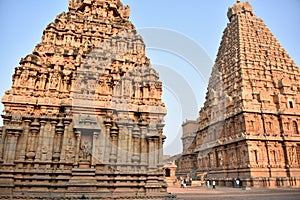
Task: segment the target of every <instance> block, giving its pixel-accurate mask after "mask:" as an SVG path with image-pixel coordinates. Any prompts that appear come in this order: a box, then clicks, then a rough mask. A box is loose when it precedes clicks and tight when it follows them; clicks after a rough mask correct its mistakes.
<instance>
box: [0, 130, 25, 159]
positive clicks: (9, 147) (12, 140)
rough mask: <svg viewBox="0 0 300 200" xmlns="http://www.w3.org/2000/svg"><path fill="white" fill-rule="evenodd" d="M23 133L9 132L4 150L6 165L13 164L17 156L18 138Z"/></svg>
mask: <svg viewBox="0 0 300 200" xmlns="http://www.w3.org/2000/svg"><path fill="white" fill-rule="evenodd" d="M20 134H21V131H17V130H8V131H7V136H6V142H5V148H4V159H3V161H4V164H13V163H14V160H15V156H16V148H17V142H18V138H19V136H20Z"/></svg>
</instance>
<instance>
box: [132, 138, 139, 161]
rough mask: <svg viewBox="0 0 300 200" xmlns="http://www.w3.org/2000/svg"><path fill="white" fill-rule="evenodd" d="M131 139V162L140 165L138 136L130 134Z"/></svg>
mask: <svg viewBox="0 0 300 200" xmlns="http://www.w3.org/2000/svg"><path fill="white" fill-rule="evenodd" d="M132 139H133V156H132V162H133V164H139V163H140V153H139V152H140V134H139V133H138V134H135V133H133V134H132Z"/></svg>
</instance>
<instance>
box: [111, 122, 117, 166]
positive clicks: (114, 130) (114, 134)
mask: <svg viewBox="0 0 300 200" xmlns="http://www.w3.org/2000/svg"><path fill="white" fill-rule="evenodd" d="M110 136H111V152H110V157H109V162H110V163H116V162H117V154H118V129H117V127H116V125H115V124H114V125H113V127H112V128H111V130H110Z"/></svg>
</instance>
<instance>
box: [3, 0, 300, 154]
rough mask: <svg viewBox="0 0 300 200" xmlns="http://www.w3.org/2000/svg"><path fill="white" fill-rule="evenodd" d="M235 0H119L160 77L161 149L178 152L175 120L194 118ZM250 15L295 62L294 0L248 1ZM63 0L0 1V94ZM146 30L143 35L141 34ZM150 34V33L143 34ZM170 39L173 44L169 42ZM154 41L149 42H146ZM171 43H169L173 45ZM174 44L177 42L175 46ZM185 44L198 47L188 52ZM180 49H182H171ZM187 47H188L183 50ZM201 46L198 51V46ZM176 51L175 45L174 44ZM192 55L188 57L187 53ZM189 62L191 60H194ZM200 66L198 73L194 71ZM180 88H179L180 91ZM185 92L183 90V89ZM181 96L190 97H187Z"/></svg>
mask: <svg viewBox="0 0 300 200" xmlns="http://www.w3.org/2000/svg"><path fill="white" fill-rule="evenodd" d="M235 2H236V1H235V0H209V1H208V0H186V1H179V0H144V1H141V0H140V1H139V0H123V3H124V4H128V5H130V7H131V17H130V19H131V21H132V22H133V24H134V25H135V27H136V28H137V29H138V30H139V32H140V33H143V34H142V35H143V36H144V37H145V41H146V45H148V44H149V46H150V47H152V48H149V49H148V50H147V55H148V57H150V59H151V61H152V64H153V67H155V68H156V69H157V70H158V71H159V72H160V73H161V79H162V80H163V82H164V81H166V84H165V86H164V99H165V102H166V105H167V108H168V110H169V114H168V116H167V117H166V123H167V125H166V128H165V134H166V135H167V136H168V139H167V142H166V145H165V146H166V147H165V152H166V153H169V154H174V153H179V152H180V151H181V142H180V137H181V130H180V127H181V124H182V121H183V120H185V119H186V118H189V119H191V118H196V117H197V115H198V112H199V109H200V107H201V106H202V104H203V101H204V97H205V93H206V84H207V79H208V76H207V75H203V74H206V73H202V72H203V71H205V72H207V71H209V70H210V69H211V66H208V65H211V64H212V63H213V61H214V60H215V56H216V53H217V50H218V47H219V43H220V40H221V37H222V33H223V30H224V28H225V27H226V24H227V23H228V19H227V9H228V7H231V6H232V5H233V4H234V3H235ZM250 3H251V5H252V6H253V9H254V12H255V14H256V16H258V17H259V18H262V19H263V20H264V22H265V23H266V24H267V26H268V27H269V28H270V29H271V31H272V32H273V34H274V35H275V37H276V38H277V39H278V40H279V42H280V43H281V44H282V46H283V47H284V48H285V49H286V50H287V52H288V53H289V54H290V56H291V57H292V58H293V59H294V61H295V62H296V63H297V65H298V66H299V64H300V55H299V50H300V37H299V35H300V23H299V19H300V12H299V10H300V0H250ZM67 4H68V0H0V18H1V20H0V27H1V29H0V30H1V32H0V36H1V37H0V43H1V45H0V52H1V53H0V60H1V63H0V74H1V79H0V95H1V96H3V94H4V92H5V90H7V89H9V88H10V87H11V76H12V74H13V72H14V68H15V67H17V66H18V62H19V61H20V58H21V57H25V56H26V55H27V54H29V53H31V52H32V50H33V49H34V46H35V45H36V44H37V43H39V42H40V40H41V36H42V32H43V30H44V29H45V27H46V26H47V25H48V24H49V23H50V22H51V21H53V20H54V19H55V16H56V15H58V14H59V13H61V12H63V11H67ZM159 30H166V31H167V33H168V32H169V33H170V34H171V35H172V36H174V38H179V39H180V38H181V39H185V42H184V43H183V44H180V45H179V46H178V43H180V40H179V39H178V40H175V39H174V40H170V41H169V43H168V45H169V46H168V48H169V49H168V48H167V49H164V50H162V49H160V43H155V39H157V38H156V37H154V34H152V35H151V33H153V32H159ZM147 33H148V34H147ZM149 33H150V34H149ZM153 42H154V43H153ZM175 43H176V44H175ZM151 45H154V46H151ZM174 45H175V46H174ZM176 45H177V46H176ZM190 45H192V46H193V45H194V46H198V49H197V50H195V51H193V50H191V49H189V47H190ZM176 47H182V48H183V49H184V48H186V49H187V51H185V54H184V55H182V54H183V53H182V52H174V48H176ZM188 49H189V50H188ZM201 49H202V50H201ZM175 50H176V49H175ZM189 52H190V53H191V55H194V57H193V56H192V57H189V56H190V55H188V53H189ZM198 53H199V55H200V54H201V55H200V57H202V58H203V59H204V60H206V61H207V62H204V63H206V64H205V66H203V63H202V65H201V64H200V65H199V66H200V68H199V66H198V68H197V67H196V69H195V62H196V63H197V62H199V60H198V61H197V60H193V59H194V58H195V56H196V57H197V55H198ZM194 61H195V62H194ZM199 70H200V73H199ZM182 91H184V92H183V93H180V92H182ZM186 91H188V95H185V94H186ZM187 99H188V100H190V101H188V103H186V102H187ZM0 109H1V110H3V106H2V105H1V106H0Z"/></svg>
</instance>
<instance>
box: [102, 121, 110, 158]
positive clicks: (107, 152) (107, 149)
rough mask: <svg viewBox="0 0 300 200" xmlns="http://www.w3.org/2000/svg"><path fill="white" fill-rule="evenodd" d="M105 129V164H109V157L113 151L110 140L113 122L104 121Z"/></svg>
mask: <svg viewBox="0 0 300 200" xmlns="http://www.w3.org/2000/svg"><path fill="white" fill-rule="evenodd" d="M104 123H105V127H106V133H103V134H104V139H105V141H104V149H105V150H104V159H103V161H104V163H109V157H110V151H111V146H112V143H111V140H110V128H111V126H112V125H111V120H110V119H109V118H108V119H107V120H106V121H104Z"/></svg>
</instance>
